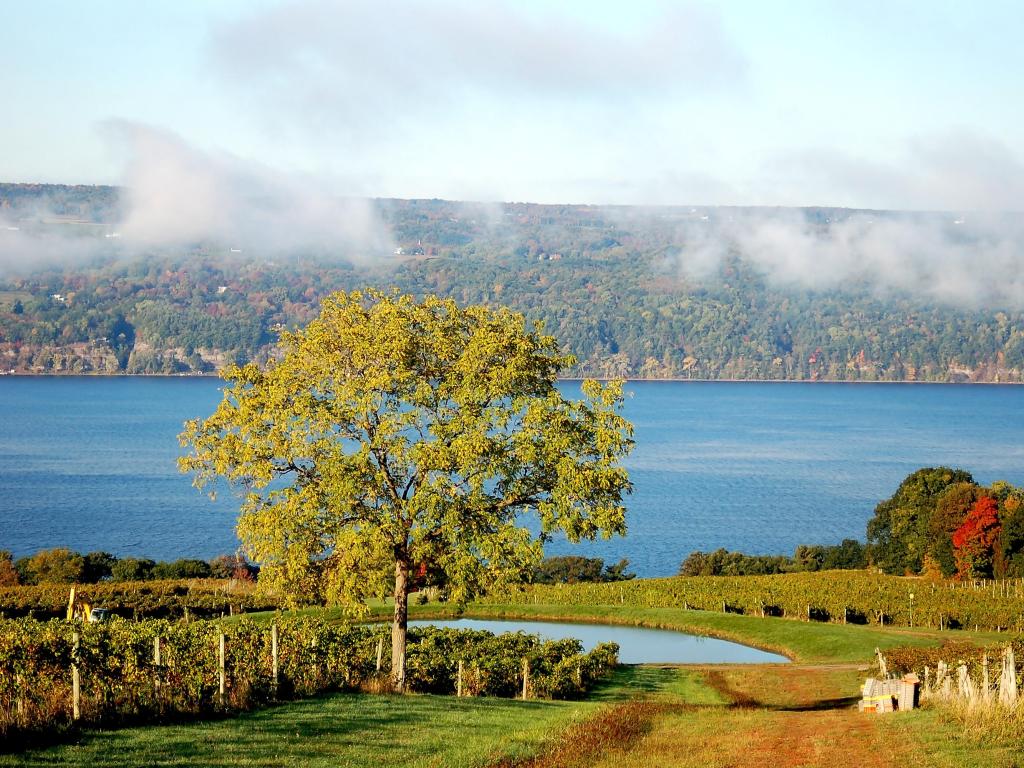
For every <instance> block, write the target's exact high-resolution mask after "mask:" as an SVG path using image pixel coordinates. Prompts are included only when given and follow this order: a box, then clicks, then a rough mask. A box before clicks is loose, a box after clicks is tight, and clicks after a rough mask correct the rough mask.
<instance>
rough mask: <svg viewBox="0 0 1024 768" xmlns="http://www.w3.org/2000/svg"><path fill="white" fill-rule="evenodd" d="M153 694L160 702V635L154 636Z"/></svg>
mask: <svg viewBox="0 0 1024 768" xmlns="http://www.w3.org/2000/svg"><path fill="white" fill-rule="evenodd" d="M153 696H154V697H155V698H156V700H157V705H159V703H160V635H157V636H156V637H154V638H153Z"/></svg>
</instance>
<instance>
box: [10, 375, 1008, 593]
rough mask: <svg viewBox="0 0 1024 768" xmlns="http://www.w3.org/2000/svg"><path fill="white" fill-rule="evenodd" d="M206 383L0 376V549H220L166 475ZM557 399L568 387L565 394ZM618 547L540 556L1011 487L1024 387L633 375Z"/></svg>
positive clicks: (727, 539)
mask: <svg viewBox="0 0 1024 768" xmlns="http://www.w3.org/2000/svg"><path fill="white" fill-rule="evenodd" d="M220 385H221V382H220V381H219V380H217V379H203V378H141V377H137V378H126V377H112V378H103V377H68V378H57V377H53V378H50V377H40V378H33V377H14V376H9V377H0V549H10V550H12V551H13V552H14V553H15V554H16V555H19V556H20V555H23V554H28V553H31V552H34V551H35V550H37V549H40V548H44V547H52V546H69V547H72V548H74V549H77V550H79V551H91V550H97V549H104V550H108V551H110V552H113V553H115V554H117V555H121V556H124V555H145V556H148V557H153V558H157V559H173V558H177V557H182V556H193V557H212V556H214V555H217V554H221V553H225V552H233V551H235V550H236V549H237V546H238V543H237V540H236V538H235V535H234V520H235V516H236V513H237V507H238V501H237V499H236V498H234V497H233V496H231V494H229V493H227V492H225V491H223V490H222V492H221V493H220V495H219V496H218V499H217V501H215V502H214V501H211V500H210V499H209V498H208V497H207V496H206V495H204V494H202V493H200V492H199V491H196V490H195V489H194V488H192V486H191V482H190V479H189V478H188V477H187V476H183V475H180V474H179V473H178V472H177V468H176V466H175V459H176V457H177V455H178V454H179V452H180V450H181V449H180V448H179V447H178V443H177V434H178V432H180V431H181V427H182V422H184V420H185V419H188V418H195V417H199V416H206V415H208V414H209V413H211V412H212V410H213V408H214V407H215V406H216V403H217V402H218V400H219V398H220V393H219V387H220ZM563 388H564V390H565V391H566V393H567V394H570V395H572V394H575V393H577V392H578V389H579V388H578V385H577V384H575V383H565V384H564V385H563ZM627 392H628V397H627V400H626V405H625V413H626V416H627V417H628V418H629V419H630V420H631V421H632V422H633V423H634V424H635V426H636V434H635V438H636V448H635V450H634V452H633V454H632V456H631V457H630V458H629V460H628V462H627V465H628V468H629V471H630V475H631V477H632V479H633V483H634V486H635V492H634V493H633V495H632V496H631V497H630V499H629V518H628V524H629V534H628V535H627V536H626V537H625V538H619V539H613V540H610V541H599V542H595V543H588V544H584V545H581V546H579V547H572V546H570V545H568V544H567V543H565V542H559V541H555V542H552V543H551V544H550V545H549V547H548V551H549V553H551V554H566V553H579V554H585V555H588V556H600V557H604V558H605V559H606V560H609V561H615V560H617V559H619V558H620V557H627V558H629V560H630V562H631V563H632V566H633V568H634V570H635V571H636V572H637V573H638V574H640V575H642V576H654V575H668V574H672V573H674V572H675V571H676V569H677V568H678V566H679V562H680V561H681V560H682V559H683V558H684V557H685V556H686V555H687V554H688V553H689V552H691V551H693V550H695V549H702V550H711V549H715V548H717V547H727V548H729V549H738V550H743V551H746V552H749V553H759V554H767V553H787V554H788V553H792V551H793V549H794V548H795V546H796V545H797V544H801V543H822V544H831V543H837V542H839V541H840V540H841V539H843V538H846V537H850V538H859V539H863V536H864V526H865V523H866V522H867V520H868V518H869V517H870V516H871V514H872V511H873V509H874V506H875V504H877V503H878V501H879V500H881V499H883V498H886V497H888V496H890V495H891V494H892V492H893V491H894V490H895V489H896V486H897V485H898V484H899V482H900V481H901V480H902V479H903V478H904V477H905V476H906V475H907V474H909V473H910V472H912V471H913V470H915V469H917V468H919V467H922V466H929V465H938V464H948V465H953V466H959V467H963V468H965V469H967V470H969V471H971V472H972V473H973V474H974V476H975V478H976V479H977V480H979V481H980V482H984V483H990V482H992V481H994V480H1000V479H1002V480H1008V481H1010V482H1012V483H1015V484H1024V441H1022V434H1024V433H1022V427H1024V387H1010V386H967V385H965V386H954V385H943V386H926V385H898V384H897V385H883V384H879V385H866V384H856V385H854V384H846V385H844V384H769V383H763V384H762V383H725V382H721V383H719V382H715V383H695V382H694V383H690V382H637V383H631V384H629V385H628V386H627Z"/></svg>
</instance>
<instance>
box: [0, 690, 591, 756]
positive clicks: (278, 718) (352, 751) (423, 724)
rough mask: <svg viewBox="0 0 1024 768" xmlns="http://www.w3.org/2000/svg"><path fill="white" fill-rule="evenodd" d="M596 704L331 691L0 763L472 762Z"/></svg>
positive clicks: (94, 738)
mask: <svg viewBox="0 0 1024 768" xmlns="http://www.w3.org/2000/svg"><path fill="white" fill-rule="evenodd" d="M600 706H601V705H600V704H598V703H591V702H539V701H528V702H522V701H511V700H506V699H455V698H452V697H444V696H372V695H358V694H335V695H329V696H322V697H318V698H314V699H307V700H305V701H300V702H294V703H290V704H284V705H281V706H277V707H273V708H270V709H265V710H261V711H258V712H251V713H247V714H243V715H240V716H239V717H235V718H229V719H225V720H219V721H214V722H202V723H190V724H180V725H166V726H149V727H139V728H125V729H122V730H115V731H86V732H84V733H83V734H82V736H81V738H80V739H79V741H78V743H75V744H64V745H59V746H55V747H50V748H48V749H43V750H36V751H32V752H28V753H23V754H18V755H0V766H15V765H17V766H36V765H39V766H42V765H65V766H87V767H88V768H101V767H102V766H136V765H160V766H186V765H187V766H296V767H301V768H315V767H317V766H324V767H325V768H326V767H327V766H331V767H332V768H333V766H353V767H355V766H366V767H367V768H382V766H396V767H397V766H417V767H418V768H425V767H426V766H445V768H447V767H448V766H452V768H459V767H461V766H479V765H485V764H487V763H489V762H492V761H494V760H497V759H499V758H502V757H522V756H524V755H529V754H533V753H535V752H536V751H537V750H538V749H540V748H541V746H542V745H543V743H544V740H545V739H546V738H548V737H549V736H550V734H551V733H557V732H559V731H561V730H563V729H564V728H566V727H567V726H568V725H569V724H570V723H571V722H572V721H573V720H574V719H580V718H583V717H585V716H587V715H589V714H591V713H592V712H594V711H595V710H596V709H598V708H599V707H600Z"/></svg>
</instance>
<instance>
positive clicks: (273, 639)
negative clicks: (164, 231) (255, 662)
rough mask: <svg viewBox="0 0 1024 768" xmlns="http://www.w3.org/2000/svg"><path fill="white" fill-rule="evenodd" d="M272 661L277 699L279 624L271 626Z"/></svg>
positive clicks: (275, 623) (275, 696)
mask: <svg viewBox="0 0 1024 768" xmlns="http://www.w3.org/2000/svg"><path fill="white" fill-rule="evenodd" d="M270 660H271V664H272V669H273V681H274V698H277V684H278V658H277V622H276V621H275V622H274V623H273V624H271V625H270Z"/></svg>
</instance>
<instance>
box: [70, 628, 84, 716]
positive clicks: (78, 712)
mask: <svg viewBox="0 0 1024 768" xmlns="http://www.w3.org/2000/svg"><path fill="white" fill-rule="evenodd" d="M71 649H72V650H71V719H72V720H76V721H77V720H79V719H81V717H82V675H81V672H80V670H79V669H78V658H79V655H80V652H81V650H82V638H81V636H80V635H79V634H78V633H77V632H75V633H74V634H73V635H71Z"/></svg>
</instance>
